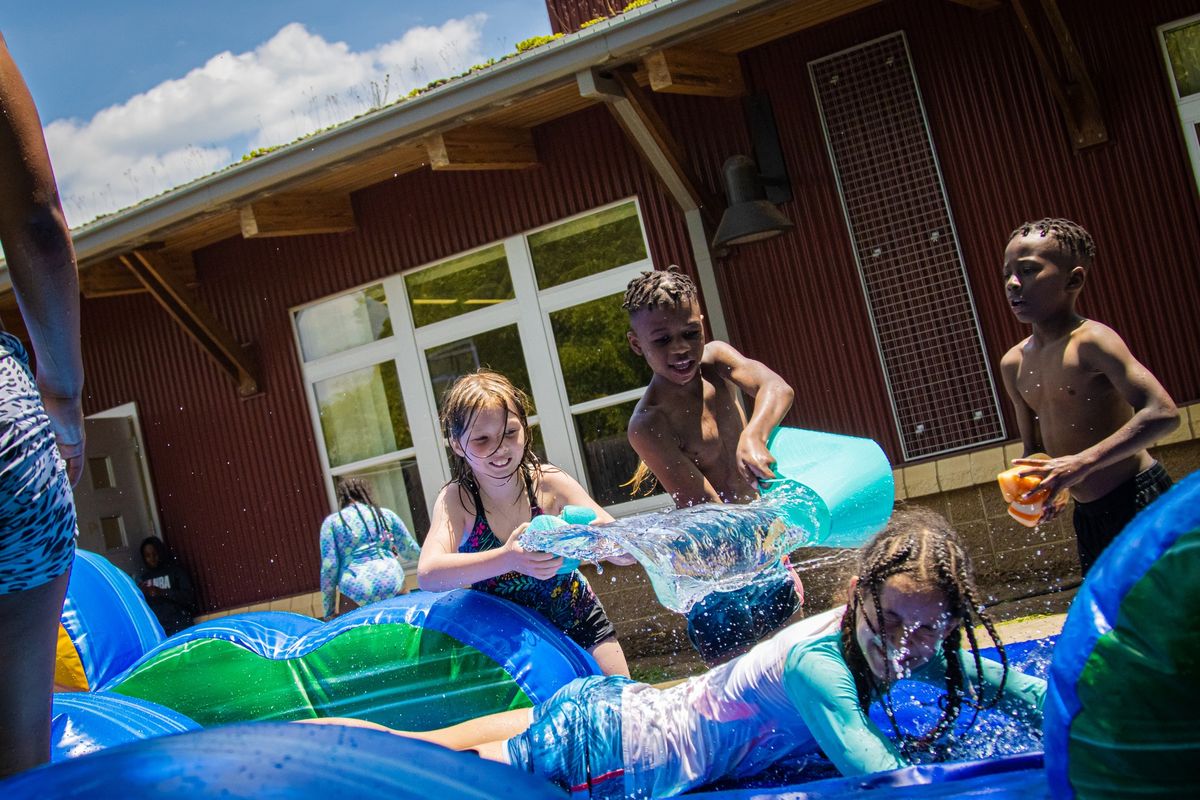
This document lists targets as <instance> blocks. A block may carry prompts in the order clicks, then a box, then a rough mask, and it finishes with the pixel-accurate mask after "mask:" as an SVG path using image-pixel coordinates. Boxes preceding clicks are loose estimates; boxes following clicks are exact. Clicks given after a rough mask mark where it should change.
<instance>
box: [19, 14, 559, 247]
mask: <svg viewBox="0 0 1200 800" xmlns="http://www.w3.org/2000/svg"><path fill="white" fill-rule="evenodd" d="M5 5H6V6H7V8H6V9H5V11H4V12H3V14H0V30H2V31H3V33H4V37H5V39H6V40H7V41H8V45H9V49H10V50H11V52H12V53H13V57H14V58H15V59H16V61H17V63H18V65H19V66H20V67H21V70H22V72H23V74H24V76H25V79H26V81H27V82H28V83H29V86H30V90H31V91H32V92H33V95H34V99H35V100H36V101H37V104H38V109H39V111H40V112H41V116H42V124H43V126H44V127H45V130H46V139H47V143H48V144H49V146H50V154H51V158H52V160H53V162H54V167H55V173H56V175H57V177H58V182H59V188H60V192H61V194H62V196H63V206H64V209H65V210H66V213H67V217H68V219H69V220H70V221H71V224H72V225H78V224H81V223H83V222H86V221H88V220H90V219H93V218H95V217H96V216H98V215H100V214H104V213H109V212H111V211H115V210H117V209H119V208H123V207H125V206H128V205H131V204H132V203H135V202H137V201H139V200H141V199H144V198H145V197H150V196H153V195H156V194H158V193H160V192H162V191H164V190H166V189H169V188H171V186H174V185H179V184H181V183H184V182H186V181H189V180H192V179H194V178H197V177H200V176H201V175H205V174H209V173H211V172H213V171H215V170H217V169H220V168H222V167H224V166H225V165H227V164H229V163H232V162H234V161H237V160H238V159H240V158H241V156H242V155H243V154H244V153H246V152H249V151H250V150H252V149H254V148H256V147H263V146H268V145H274V144H282V143H285V142H289V141H292V140H293V139H295V138H296V137H297V136H299V135H302V134H304V133H308V132H311V131H313V130H317V129H319V128H323V127H325V126H327V125H331V124H335V123H337V122H340V121H343V120H344V119H348V118H350V117H352V116H355V115H356V114H358V113H361V112H362V111H365V110H366V109H367V108H368V107H369V106H370V105H372V104H373V103H374V102H375V101H377V100H378V98H380V97H382V96H384V94H385V93H386V98H387V100H388V101H391V100H395V99H397V98H398V97H401V96H403V95H404V94H407V93H408V91H409V90H410V89H412V88H414V87H416V86H423V85H425V84H426V83H428V82H429V81H431V80H434V79H436V78H439V77H445V76H447V75H451V74H457V73H459V72H462V71H464V70H466V69H467V68H469V67H470V66H471V65H472V64H476V63H479V62H481V61H484V60H486V59H487V58H488V57H493V56H500V55H503V54H505V53H508V52H511V51H512V50H513V49H514V45H515V43H516V42H517V41H519V40H520V39H524V38H528V37H530V36H534V35H542V34H546V33H549V32H550V23H549V20H548V18H547V15H546V9H545V4H544V2H543V1H542V0H441V1H440V2H429V0H390V2H384V1H383V0H341V2H336V1H333V0H322V1H321V2H316V1H315V0H238V1H237V2H234V0H204V1H203V2H200V1H198V0H165V2H164V0H157V2H150V1H149V0H114V1H113V2H109V3H101V2H95V0H90V1H88V2H84V1H83V0H66V2H48V1H47V0H34V2H20V3H18V2H13V3H6V4H5Z"/></svg>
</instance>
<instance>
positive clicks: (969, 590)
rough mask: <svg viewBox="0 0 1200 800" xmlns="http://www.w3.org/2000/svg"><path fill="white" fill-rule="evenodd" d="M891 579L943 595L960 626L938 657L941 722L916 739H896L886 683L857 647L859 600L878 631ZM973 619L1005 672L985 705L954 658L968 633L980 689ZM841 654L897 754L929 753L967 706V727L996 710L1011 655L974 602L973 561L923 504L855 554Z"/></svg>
mask: <svg viewBox="0 0 1200 800" xmlns="http://www.w3.org/2000/svg"><path fill="white" fill-rule="evenodd" d="M894 575H905V576H907V577H908V578H909V579H911V580H912V582H913V583H915V584H916V585H917V586H919V587H921V588H923V589H925V588H928V589H936V590H937V591H939V592H941V593H942V595H943V596H944V597H945V602H946V610H947V614H948V615H949V618H950V619H951V620H953V621H956V622H957V623H958V624H957V625H956V626H955V627H954V629H953V630H952V631H951V632H950V634H949V635H948V636H947V637H946V638H945V639H944V640H942V648H941V649H942V654H943V656H945V659H946V698H945V701H944V702H943V703H942V704H941V705H942V714H941V717H940V718H939V719H938V721H937V723H936V724H935V725H934V726H933V727H932V728H931V729H930V730H929V731H927V732H926V733H925V734H923V735H921V736H917V737H912V736H907V735H905V734H903V733H901V731H900V728H899V725H898V724H897V722H896V714H895V709H894V707H893V704H892V698H891V688H890V685H888V684H885V683H884V682H883V681H881V680H880V679H879V678H877V677H876V676H875V674H874V673H873V672H872V671H871V668H870V666H869V664H868V663H867V658H866V654H865V653H863V650H862V647H860V646H859V643H858V638H857V631H856V629H857V626H858V614H859V612H860V608H861V604H862V603H863V602H869V603H871V604H872V608H873V610H874V613H875V619H876V620H877V621H878V624H879V625H880V628H881V631H882V625H883V619H884V611H883V606H882V604H881V603H880V601H879V593H880V590H881V588H882V587H883V584H884V582H885V581H887V579H888V578H891V577H892V576H894ZM976 620H978V622H979V623H980V624H982V625H983V627H984V628H985V629H986V630H987V633H988V635H989V636H991V638H992V641H993V642H995V643H996V648H997V650H998V651H999V654H1000V664H1001V666H1002V668H1003V674H1002V676H1001V679H1000V686H999V688H998V689H997V691H996V695H995V697H992V698H991V699H990V700H985V699H984V698H983V697H982V696H980V697H978V698H976V697H967V692H968V688H967V685H966V682H965V680H964V675H963V669H962V662H961V660H960V658H959V650H960V648H961V647H962V640H963V636H964V635H965V636H966V639H967V643H968V644H969V645H970V649H971V652H972V655H973V661H974V670H975V681H974V683H975V685H976V686H980V687H982V686H983V663H982V661H981V659H980V657H979V654H978V650H979V646H978V645H979V643H978V640H977V638H976V635H975V621H976ZM883 640H884V643H885V645H884V646H885V647H888V646H889V644H888V641H887V637H886V636H884V637H883ZM841 649H842V653H843V655H844V656H845V659H846V665H847V666H848V667H849V668H850V672H851V674H852V675H853V676H854V687H855V689H856V691H857V693H858V702H859V704H860V705H861V706H862V707H863V709H864V710H866V709H867V708H869V707H870V704H871V701H872V699H875V698H878V699H879V700H880V702H881V704H882V705H883V709H884V713H885V714H886V715H887V718H888V721H889V722H891V725H892V730H893V731H894V732H895V733H896V738H897V741H898V742H899V743H900V749H901V752H904V753H905V754H906V755H908V754H911V753H912V752H914V751H917V750H923V749H928V748H929V747H931V746H932V745H933V744H934V743H935V742H936V741H937V740H938V739H940V738H941V737H942V736H943V735H944V734H945V733H946V732H947V731H949V730H951V729H952V728H953V726H954V722H955V720H956V719H957V718H958V715H959V713H960V712H961V711H962V707H963V705H964V703H965V704H966V705H967V706H969V707H970V708H971V710H972V712H973V713H972V717H971V723H970V724H972V725H973V724H974V723H975V718H976V717H977V716H978V714H979V712H980V711H981V710H983V709H986V708H991V707H993V706H995V705H996V703H997V702H998V701H999V699H1000V697H1001V696H1002V694H1003V692H1004V684H1005V682H1006V681H1007V679H1008V656H1007V655H1006V654H1005V652H1004V645H1003V644H1002V643H1001V642H1000V638H999V636H997V634H996V629H995V626H994V625H993V623H992V621H991V619H989V618H988V616H987V614H986V613H985V612H984V609H983V604H982V603H981V602H980V600H979V591H978V589H977V588H976V587H975V580H974V577H973V574H972V570H971V560H970V557H969V556H968V555H967V552H966V550H965V549H964V548H963V546H962V543H961V542H960V541H959V539H958V535H957V534H956V533H955V532H954V530H953V528H951V527H950V524H949V523H948V522H947V521H946V520H945V518H944V517H942V516H941V515H940V514H937V513H936V512H934V511H931V510H929V509H927V508H923V507H920V506H909V507H903V508H899V509H897V511H896V512H895V514H893V516H892V519H891V520H890V521H889V522H888V524H887V527H886V528H884V529H883V530H882V531H880V532H879V533H877V534H876V535H875V536H874V537H872V538H871V540H870V541H868V542H867V543H866V544H865V545H864V546H863V548H862V549H861V550H860V551H859V565H858V585H857V587H856V589H855V592H854V596H853V597H852V598H851V601H850V605H849V607H848V608H847V610H846V614H845V616H844V617H842V627H841ZM981 691H982V689H981Z"/></svg>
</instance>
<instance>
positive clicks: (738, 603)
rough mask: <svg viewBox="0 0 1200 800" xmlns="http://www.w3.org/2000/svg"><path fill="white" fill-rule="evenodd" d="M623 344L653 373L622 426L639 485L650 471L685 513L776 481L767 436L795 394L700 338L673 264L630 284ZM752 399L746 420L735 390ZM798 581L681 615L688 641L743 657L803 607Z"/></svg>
mask: <svg viewBox="0 0 1200 800" xmlns="http://www.w3.org/2000/svg"><path fill="white" fill-rule="evenodd" d="M623 307H624V308H625V309H626V310H627V311H629V325H630V328H631V330H630V331H629V332H628V337H629V346H630V347H631V348H632V349H633V351H634V352H635V353H637V354H638V355H640V356H642V357H643V358H645V359H646V363H647V364H649V365H650V369H651V370H652V371H653V372H654V377H653V378H652V379H651V380H650V385H649V386H648V387H647V389H646V393H645V394H644V395H642V399H641V400H640V401H638V404H637V407H636V408H635V409H634V411H633V416H632V417H630V420H629V443H630V444H631V445H632V446H633V449H634V450H635V451H637V454H638V456H639V457H641V459H642V462H643V466H642V467H639V469H638V475H636V476H635V478H634V481H633V483H634V488H635V491H636V489H637V488H638V487H639V486H640V485H641V484H642V483H643V481H644V480H645V479H647V478H649V473H651V472H652V473H653V475H654V477H655V478H657V480H658V482H659V484H661V485H662V487H663V488H664V489H665V490H666V491H667V492H668V493H669V494H670V495H671V498H672V499H673V500H674V501H675V505H676V506H678V507H680V508H682V507H685V506H690V505H693V504H695V503H722V502H724V503H748V502H750V501H751V500H753V499H755V498H756V497H758V481H759V480H760V479H771V478H774V477H775V472H774V469H773V468H774V465H775V461H774V459H773V458H772V456H771V454H770V452H768V451H767V437H768V436H770V434H771V431H772V430H773V429H774V428H775V426H776V425H778V424H779V423H780V421H781V420H782V419H783V417H784V415H785V414H787V412H788V409H789V408H791V405H792V388H791V387H790V386H788V385H787V383H786V382H784V380H783V379H782V378H780V377H779V376H778V375H776V374H775V373H774V372H772V371H771V370H769V369H768V368H767V367H766V366H764V365H763V364H761V363H759V362H758V361H754V360H753V359H749V358H746V357H745V356H743V355H742V354H741V353H739V352H738V351H737V350H735V349H734V348H733V347H731V346H730V345H728V344H726V343H725V342H709V343H708V344H705V342H704V327H703V321H704V317H703V316H702V315H701V314H700V300H699V296H698V294H697V292H696V285H695V284H694V283H693V282H692V280H691V278H689V277H688V276H686V275H684V274H683V273H681V272H679V271H678V270H676V269H674V268H672V269H669V270H655V271H654V272H643V273H642V275H641V276H640V277H638V278H634V279H633V280H632V281H630V282H629V286H628V287H627V288H626V290H625V302H624V304H623ZM739 389H740V390H741V391H742V392H743V393H745V394H747V395H749V396H750V397H753V398H754V412H753V413H752V414H751V415H750V419H749V420H748V421H747V419H746V414H745V412H744V411H743V410H742V406H741V403H740V402H739V401H738V397H737V391H738V390H739ZM802 591H803V589H802V588H801V587H800V582H799V578H795V577H794V573H793V578H792V579H791V580H784V581H777V582H775V583H773V584H771V585H769V586H766V587H764V586H750V587H747V589H745V590H740V591H738V592H718V593H714V594H712V595H709V597H708V598H706V599H705V600H704V601H702V602H701V603H698V604H697V605H696V606H694V607H693V608H692V611H691V612H690V613H689V614H688V636H689V638H691V640H692V643H693V644H694V645H695V646H696V649H697V650H699V651H700V655H701V656H702V657H703V658H704V660H705V661H706V662H708V663H709V664H710V665H711V664H714V663H719V662H721V661H725V660H727V659H729V658H732V657H733V656H735V655H737V654H738V653H741V652H744V651H745V650H746V649H748V648H749V647H750V646H751V645H753V644H754V643H755V642H757V641H759V640H760V639H762V638H765V637H766V636H767V635H768V634H770V633H771V632H773V631H774V630H775V629H777V628H779V627H781V626H782V625H783V624H784V623H786V622H787V620H788V618H789V617H790V616H791V615H792V614H793V613H795V611H796V610H797V609H798V608H799V606H800V604H801V603H802V602H803V600H802V594H800V593H801V592H802Z"/></svg>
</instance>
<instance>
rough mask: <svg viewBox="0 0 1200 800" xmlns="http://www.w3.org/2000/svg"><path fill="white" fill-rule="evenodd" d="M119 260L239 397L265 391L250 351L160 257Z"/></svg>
mask: <svg viewBox="0 0 1200 800" xmlns="http://www.w3.org/2000/svg"><path fill="white" fill-rule="evenodd" d="M119 258H120V261H121V263H122V264H124V265H125V267H126V268H127V269H129V271H130V272H132V273H133V274H134V275H136V276H137V278H138V280H139V281H141V282H142V285H144V286H145V287H146V289H147V290H148V291H149V292H150V294H151V295H153V296H154V299H155V300H157V301H158V303H159V304H160V305H161V306H162V307H163V308H164V309H166V311H167V313H168V314H170V315H171V317H172V318H173V319H174V320H175V321H176V322H177V323H178V324H179V326H180V327H182V328H183V329H184V331H186V332H187V334H188V335H189V336H191V337H192V338H193V339H195V340H196V342H197V343H198V344H199V345H200V346H201V347H202V348H204V351H205V352H206V353H208V355H209V356H211V357H212V359H213V360H214V361H216V362H217V365H218V366H219V367H220V368H221V369H222V370H224V371H225V372H226V373H228V375H229V377H230V378H232V379H233V381H234V383H236V384H237V388H238V394H240V395H241V396H242V397H249V396H250V395H254V394H258V393H259V392H260V391H262V381H261V380H260V377H259V369H258V363H257V362H256V361H255V359H254V357H253V355H252V354H251V353H250V351H249V349H248V348H246V347H244V346H242V345H240V344H238V342H237V341H236V340H235V339H234V338H233V334H232V333H230V332H229V330H228V329H227V328H226V327H225V326H224V325H222V324H221V322H220V321H218V320H217V318H216V317H215V316H213V313H212V312H211V311H209V309H208V307H207V306H206V305H204V303H203V302H201V301H200V299H199V298H197V297H195V296H193V295H192V293H191V291H190V290H189V289H188V288H187V287H186V286H184V285H183V284H182V283H180V282H178V281H176V280H175V278H174V277H173V276H172V275H171V273H170V272H169V271H168V270H167V269H166V264H165V261H164V259H163V258H162V255H161V254H160V253H157V252H154V251H149V250H134V251H133V252H132V253H126V254H124V255H122V256H120V257H119Z"/></svg>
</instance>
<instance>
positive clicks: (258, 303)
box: [83, 107, 693, 610]
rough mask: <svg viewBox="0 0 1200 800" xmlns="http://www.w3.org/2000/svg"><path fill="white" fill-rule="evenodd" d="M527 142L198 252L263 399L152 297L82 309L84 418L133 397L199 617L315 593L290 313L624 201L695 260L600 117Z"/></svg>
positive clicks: (203, 281) (661, 253)
mask: <svg viewBox="0 0 1200 800" xmlns="http://www.w3.org/2000/svg"><path fill="white" fill-rule="evenodd" d="M536 138H537V146H538V151H539V155H540V158H541V161H542V164H541V166H539V167H536V168H534V169H531V170H526V171H522V172H493V173H487V172H475V173H471V172H442V173H433V172H430V171H428V170H422V171H420V172H417V173H413V174H410V175H403V176H400V177H399V178H395V179H392V180H388V181H386V182H384V183H381V184H379V185H377V186H375V187H372V188H371V189H369V190H366V191H363V192H360V193H358V194H356V195H355V196H354V203H355V211H356V214H357V219H358V230H357V231H355V232H353V233H349V234H345V235H339V236H312V237H300V238H285V239H259V240H251V241H245V240H241V239H231V240H228V241H226V242H222V243H220V244H218V245H215V246H213V247H210V248H207V249H205V250H201V251H200V252H198V253H197V254H196V266H197V274H198V276H199V281H200V286H199V288H198V290H197V291H198V294H199V296H200V297H201V298H202V299H203V300H204V302H206V303H207V304H208V305H209V307H210V308H212V309H213V311H214V312H215V314H216V316H217V317H218V318H219V319H220V320H221V321H222V322H224V323H225V324H226V325H227V326H228V327H229V328H230V329H231V330H232V331H233V333H234V335H235V336H237V337H238V338H239V339H243V340H250V341H253V342H254V345H255V349H256V350H257V353H258V355H259V358H260V359H261V361H262V369H263V381H264V386H265V390H266V391H265V393H264V394H263V395H261V396H259V397H255V398H251V399H248V400H241V399H239V398H238V397H237V393H236V391H235V388H234V386H233V384H232V382H231V381H230V380H229V379H228V378H227V377H226V376H225V375H224V374H222V373H221V372H220V371H219V370H218V369H217V368H216V367H215V366H214V365H213V364H212V362H211V361H210V360H209V358H208V357H207V356H206V355H205V354H204V353H203V352H201V350H200V349H199V348H198V347H197V346H196V345H195V344H193V342H192V341H191V340H190V339H189V338H188V337H187V336H186V335H185V334H184V333H183V331H182V330H181V329H179V328H178V327H177V326H175V325H174V324H173V323H171V321H170V320H169V319H168V317H167V315H166V313H165V312H164V311H162V310H161V309H160V308H159V307H158V306H157V305H156V304H155V303H154V302H153V301H152V300H151V299H150V298H149V297H148V296H144V295H141V296H130V297H119V298H109V299H100V300H91V301H85V302H84V309H83V337H84V343H85V359H86V368H87V387H86V390H87V400H86V408H87V411H88V412H89V413H92V412H96V411H99V410H102V409H105V408H110V407H112V406H116V405H119V404H121V403H126V402H130V401H136V402H137V404H138V409H139V415H140V418H141V421H142V425H143V428H144V434H145V441H146V449H147V451H148V452H147V459H148V462H149V466H150V471H151V474H152V476H153V481H154V486H155V491H156V493H157V499H158V504H159V509H158V510H159V515H160V518H161V520H162V524H163V527H164V531H165V536H166V538H167V540H168V542H169V543H170V544H171V546H172V547H173V548H174V549H175V550H176V551H177V552H178V553H179V554H180V556H181V559H182V560H183V561H184V563H185V564H186V565H187V566H188V567H189V568H190V569H191V571H192V573H193V574H194V575H195V577H196V579H197V582H198V584H199V587H200V593H201V597H202V602H203V605H204V608H205V609H206V610H212V609H218V608H227V607H230V606H235V605H241V604H245V603H251V602H257V601H260V600H265V599H269V598H272V597H277V596H284V595H288V594H294V593H297V592H302V591H312V590H314V589H315V588H316V587H317V575H318V569H319V555H318V549H317V530H318V526H319V525H320V522H321V519H322V518H323V517H324V515H325V514H326V513H328V508H327V506H326V499H325V490H324V487H323V485H322V482H321V481H322V478H321V471H320V465H319V461H318V456H317V449H316V446H315V444H314V442H313V431H312V429H311V426H310V423H309V413H308V408H307V405H306V401H305V398H304V392H303V387H302V383H301V376H300V369H299V363H298V361H297V356H296V353H295V347H294V345H293V336H292V328H291V323H290V320H289V315H288V308H290V307H292V306H295V305H298V304H300V303H304V302H307V301H310V300H314V299H317V298H320V297H324V296H327V295H330V294H333V293H336V292H340V291H343V290H345V289H347V288H349V287H351V286H354V285H357V284H361V283H364V282H367V281H370V280H373V279H377V278H380V277H383V276H386V275H391V274H394V273H396V272H399V271H402V270H404V269H407V268H410V267H414V266H418V265H420V264H423V263H426V262H429V261H433V260H436V259H439V258H444V257H446V256H449V255H452V254H454V253H457V252H460V251H463V250H467V249H469V248H473V247H477V246H479V245H481V244H484V243H487V242H490V241H494V240H496V239H500V238H503V237H505V236H511V235H513V234H515V233H519V232H521V231H523V230H527V229H529V228H533V227H536V226H539V225H543V224H545V223H548V222H552V221H554V220H557V219H561V218H563V217H567V216H570V215H572V214H576V213H579V212H582V211H586V210H587V209H589V208H592V207H594V206H598V205H602V204H605V203H609V202H612V201H614V200H617V199H620V198H622V197H628V196H633V195H636V196H638V197H639V198H640V199H641V203H642V208H643V213H644V214H645V218H646V221H647V223H648V225H649V226H650V228H651V231H652V232H651V234H650V240H651V251H652V253H651V255H652V257H653V258H654V260H655V263H678V264H681V265H682V266H684V268H685V269H687V270H689V271H691V270H692V269H693V267H692V258H691V251H690V249H689V247H688V244H687V236H686V230H685V228H684V224H683V219H682V216H680V215H679V214H678V213H677V212H676V211H675V209H674V206H673V205H672V204H671V203H670V201H669V200H668V199H667V198H666V197H665V196H664V194H663V193H662V192H661V191H660V190H659V188H658V186H657V184H656V183H655V182H654V180H653V179H652V178H651V177H650V175H649V174H648V173H647V172H646V170H645V169H644V168H643V167H642V164H641V162H640V161H638V159H637V157H636V156H635V155H634V153H633V152H632V151H631V150H630V148H629V146H628V145H627V144H626V142H625V140H624V138H623V135H622V134H621V132H620V130H619V129H618V128H617V126H616V125H615V123H614V122H613V121H612V119H611V117H610V115H609V114H608V112H607V110H605V109H604V108H599V107H598V108H595V109H592V110H590V111H587V112H584V113H582V114H578V115H575V116H574V117H573V118H570V119H567V120H563V121H560V122H556V123H553V124H550V125H546V126H544V127H542V128H540V129H538V130H537V132H536Z"/></svg>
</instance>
